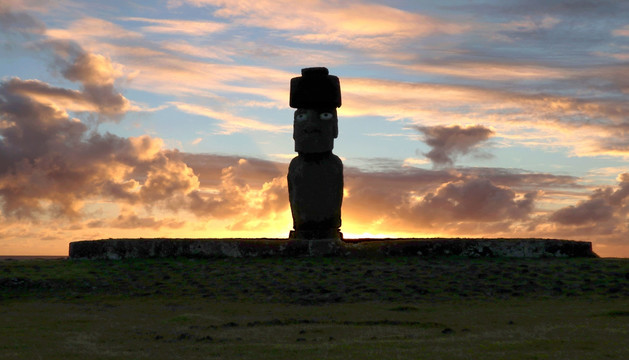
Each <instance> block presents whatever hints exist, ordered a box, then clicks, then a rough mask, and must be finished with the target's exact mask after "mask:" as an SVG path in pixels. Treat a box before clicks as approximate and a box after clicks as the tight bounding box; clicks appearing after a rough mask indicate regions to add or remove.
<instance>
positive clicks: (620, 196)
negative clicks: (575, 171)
mask: <svg viewBox="0 0 629 360" xmlns="http://www.w3.org/2000/svg"><path fill="white" fill-rule="evenodd" d="M618 181H619V184H618V187H617V188H616V189H614V188H611V187H605V188H599V189H596V190H595V191H594V192H593V193H592V194H590V196H589V199H588V200H585V201H580V202H579V203H577V204H576V205H570V206H567V207H564V208H561V209H559V210H557V211H556V212H554V213H553V214H552V215H551V216H550V221H553V222H556V223H558V224H561V225H570V226H584V225H587V226H595V227H597V226H600V225H601V224H602V223H603V224H604V223H610V222H611V223H614V224H615V226H618V227H622V228H625V231H626V230H627V229H626V227H627V224H626V216H627V213H628V212H629V201H627V200H628V198H629V173H623V174H621V175H619V177H618Z"/></svg>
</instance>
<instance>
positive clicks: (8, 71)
mask: <svg viewBox="0 0 629 360" xmlns="http://www.w3.org/2000/svg"><path fill="white" fill-rule="evenodd" d="M628 19H629V3H625V2H620V1H580V2H574V3H572V2H565V3H564V2H556V1H551V2H544V1H524V0H510V1H498V0H495V1H494V0H488V1H481V2H468V1H463V0H461V1H457V0H447V1H441V2H432V1H390V2H385V1H366V0H350V1H324V0H308V1H299V2H295V1H287V0H286V1H284V0H282V1H275V0H259V1H254V2H251V1H241V0H233V1H222V0H221V1H219V0H170V1H162V2H155V3H151V4H148V3H146V2H142V1H108V2H98V1H82V0H63V1H54V2H46V1H38V0H8V1H2V2H0V49H2V50H1V52H2V56H1V57H0V209H1V212H0V255H65V254H67V248H68V243H69V242H71V241H76V240H86V239H101V238H136V237H144V238H153V237H179V238H182V237H195V238H239V237H246V238H260V237H267V238H285V237H286V236H287V235H288V232H289V230H290V229H291V228H292V220H291V214H290V209H289V204H288V190H287V181H286V173H287V169H288V163H289V161H290V159H291V157H293V156H295V155H296V154H295V153H294V152H293V149H294V144H293V139H292V137H291V135H292V122H293V111H294V110H293V109H291V108H290V107H289V106H288V96H289V82H290V79H291V78H292V77H294V76H299V74H300V70H301V68H303V67H312V66H325V67H328V68H329V69H330V73H331V74H334V75H336V76H338V77H339V79H340V82H341V91H342V98H343V104H342V107H341V108H339V109H338V116H339V137H338V139H336V141H335V148H334V153H335V154H337V155H338V156H339V157H341V158H342V159H343V162H344V166H345V170H344V171H345V173H344V174H345V191H344V195H345V197H344V200H343V208H342V214H343V226H342V229H341V230H342V231H343V233H344V234H345V236H346V237H347V238H348V239H349V238H360V237H373V238H384V237H448V236H449V237H489V238H502V237H507V238H508V237H521V238H530V237H536V238H560V239H571V240H586V241H592V242H593V243H594V250H595V251H596V252H597V253H598V254H599V255H602V256H610V257H629V215H628V214H629V164H628V163H627V160H628V158H629V80H627V79H628V78H629V77H628V76H627V74H629V62H628V61H629V20H628Z"/></svg>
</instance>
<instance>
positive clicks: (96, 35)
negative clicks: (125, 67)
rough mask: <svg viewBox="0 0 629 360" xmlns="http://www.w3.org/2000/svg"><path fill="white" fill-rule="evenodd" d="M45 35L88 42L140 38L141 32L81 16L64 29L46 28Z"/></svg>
mask: <svg viewBox="0 0 629 360" xmlns="http://www.w3.org/2000/svg"><path fill="white" fill-rule="evenodd" d="M45 33H46V36H48V37H50V38H52V39H64V40H72V41H77V42H81V43H84V42H88V41H89V40H91V39H106V40H111V39H119V40H130V39H136V40H137V39H141V38H142V34H140V33H138V32H135V31H130V30H127V29H125V28H123V27H121V26H119V25H117V24H114V23H112V22H110V21H107V20H103V19H98V18H93V17H83V18H81V19H78V20H75V21H74V22H72V24H71V25H70V26H69V27H68V28H66V29H60V28H57V29H47V30H46V32H45Z"/></svg>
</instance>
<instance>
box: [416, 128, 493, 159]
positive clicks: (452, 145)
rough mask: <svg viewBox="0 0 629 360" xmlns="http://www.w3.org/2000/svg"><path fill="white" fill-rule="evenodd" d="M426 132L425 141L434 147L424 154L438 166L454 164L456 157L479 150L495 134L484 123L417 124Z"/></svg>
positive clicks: (421, 130)
mask: <svg viewBox="0 0 629 360" xmlns="http://www.w3.org/2000/svg"><path fill="white" fill-rule="evenodd" d="M414 128H415V129H416V130H417V131H419V132H421V133H422V134H424V138H423V141H424V142H425V143H426V144H427V145H428V146H430V147H431V148H432V150H430V152H428V153H426V154H424V155H426V157H427V158H429V159H430V160H431V161H432V162H433V164H434V165H436V166H446V165H453V164H454V161H455V159H456V157H458V156H460V155H467V154H470V153H473V152H477V151H478V146H479V145H480V144H481V143H483V142H484V141H487V139H489V137H491V136H492V135H494V132H493V130H491V129H489V128H486V127H484V126H482V125H475V126H467V127H461V126H459V125H453V126H415V127H414Z"/></svg>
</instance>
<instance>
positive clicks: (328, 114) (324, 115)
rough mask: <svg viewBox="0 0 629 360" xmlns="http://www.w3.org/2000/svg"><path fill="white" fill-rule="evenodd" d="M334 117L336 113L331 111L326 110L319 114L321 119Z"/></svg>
mask: <svg viewBox="0 0 629 360" xmlns="http://www.w3.org/2000/svg"><path fill="white" fill-rule="evenodd" d="M333 117H334V114H332V113H329V112H324V113H321V115H319V119H321V120H332V118H333Z"/></svg>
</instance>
